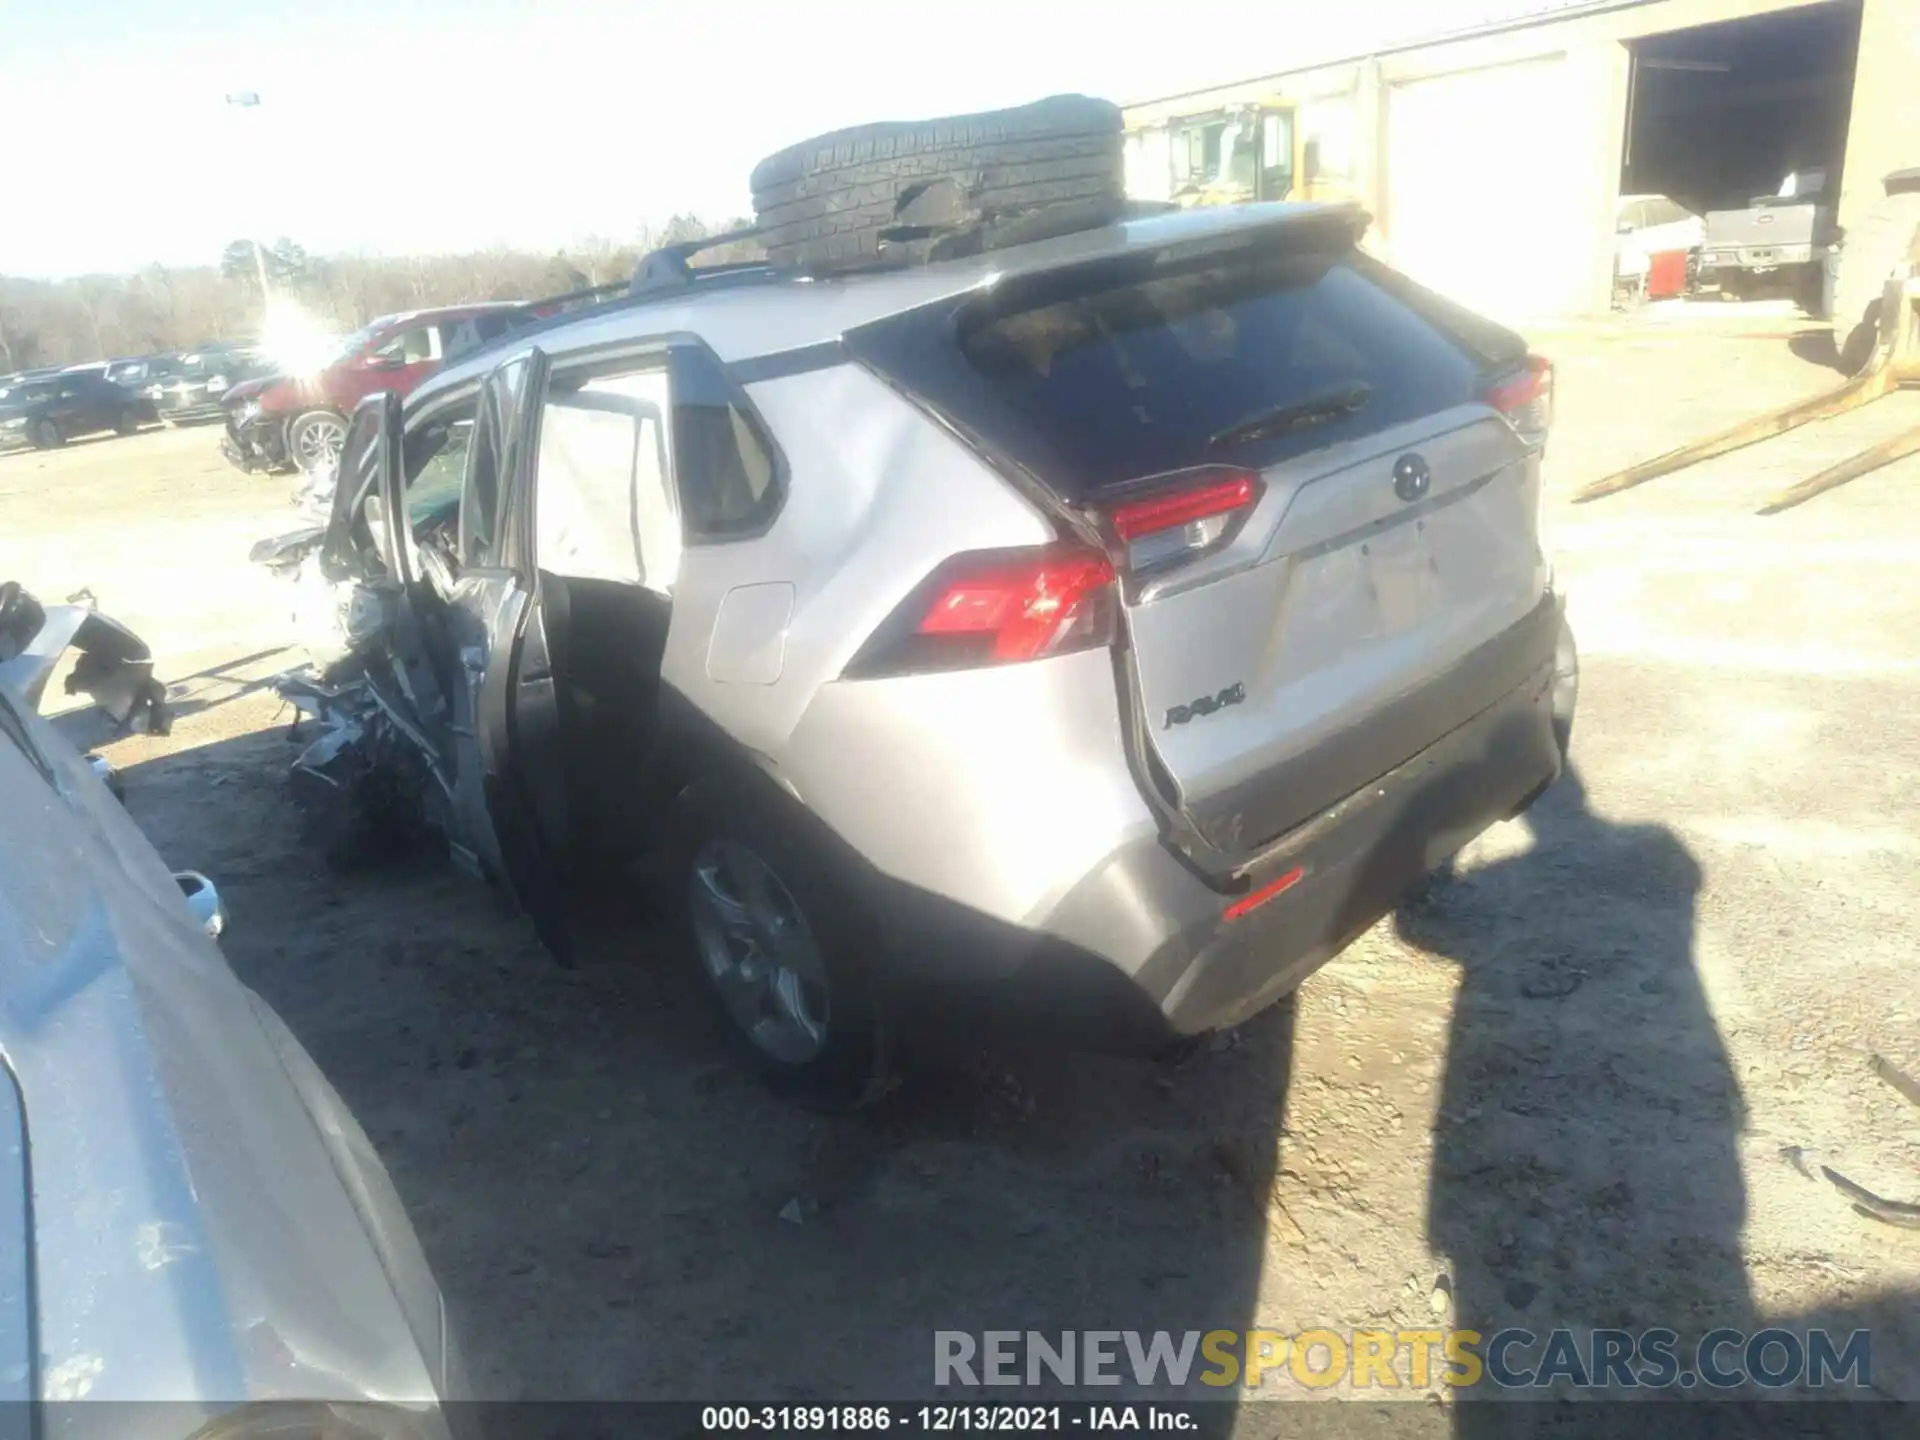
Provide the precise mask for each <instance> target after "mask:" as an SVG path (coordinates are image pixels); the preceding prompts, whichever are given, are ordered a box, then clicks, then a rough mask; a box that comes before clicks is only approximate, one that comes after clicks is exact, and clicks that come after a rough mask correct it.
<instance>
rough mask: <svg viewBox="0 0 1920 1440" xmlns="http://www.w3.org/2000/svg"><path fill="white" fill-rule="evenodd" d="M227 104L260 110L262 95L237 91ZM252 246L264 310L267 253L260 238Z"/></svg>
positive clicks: (237, 107) (228, 98)
mask: <svg viewBox="0 0 1920 1440" xmlns="http://www.w3.org/2000/svg"><path fill="white" fill-rule="evenodd" d="M227 104H229V105H231V106H233V107H234V108H235V109H237V110H258V109H259V108H260V95H259V92H257V91H254V90H235V91H232V92H230V93H229V94H228V96H227ZM247 228H248V229H252V228H253V227H252V226H248V227H247ZM252 244H253V269H254V273H255V274H256V275H258V276H259V277H260V304H261V306H262V308H264V307H265V306H266V303H267V293H268V292H267V252H266V251H265V250H264V249H263V248H261V245H260V241H259V239H258V238H254V239H253V241H252Z"/></svg>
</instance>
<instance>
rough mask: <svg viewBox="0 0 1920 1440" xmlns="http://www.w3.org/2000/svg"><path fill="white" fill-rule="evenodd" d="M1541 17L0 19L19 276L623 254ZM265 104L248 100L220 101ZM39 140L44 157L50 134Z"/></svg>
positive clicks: (1240, 3)
mask: <svg viewBox="0 0 1920 1440" xmlns="http://www.w3.org/2000/svg"><path fill="white" fill-rule="evenodd" d="M1538 8H1544V6H1543V5H1542V4H1541V0H1345V3H1337V4H1329V3H1327V0H1210V3H1205V4H1193V3H1191V0H1159V3H1149V0H1126V3H1107V4H1098V3H1086V0H962V3H952V0H948V3H932V4H923V5H917V6H916V5H913V4H901V3H899V0H790V3H778V0H664V3H663V0H624V3H608V0H306V3H298V0H245V3H232V0H0V135H4V136H6V137H8V138H7V139H6V140H5V141H4V142H3V143H4V145H5V149H6V151H7V165H6V169H7V182H6V185H5V187H4V190H3V191H0V195H3V196H4V198H0V274H13V275H28V276H39V277H62V276H70V275H77V274H85V273H90V272H96V271H122V270H130V269H135V268H139V267H141V266H144V265H148V264H153V263H160V264H168V265H182V264H211V263H214V262H215V261H217V259H218V257H219V255H220V252H221V250H222V249H223V248H224V247H225V246H226V244H227V242H229V241H230V240H233V239H236V238H239V237H241V236H259V237H260V238H263V239H269V240H271V239H273V238H275V237H277V236H281V235H287V236H290V237H292V238H293V239H295V240H297V241H298V242H299V243H301V244H302V245H304V246H305V247H306V248H307V249H308V250H309V251H310V252H314V253H338V252H351V251H372V252H379V253H387V254H399V253H435V252H447V251H458V250H472V249H480V248H485V247H488V246H492V245H513V246H518V247H523V248H531V249H553V248H556V247H559V246H562V245H565V244H568V243H570V242H578V241H580V240H582V239H584V238H585V237H588V236H592V235H601V236H608V237H613V238H616V239H624V238H628V237H631V236H633V235H634V234H635V233H636V232H637V231H638V230H639V229H640V227H641V226H642V225H644V224H648V223H658V222H660V221H662V220H664V219H666V218H667V217H668V216H670V215H673V214H676V213H693V214H697V215H700V216H701V217H703V218H706V219H712V220H720V219H727V218H732V217H734V216H738V215H745V214H747V213H749V210H750V204H749V196H748V191H747V175H748V172H749V171H750V170H751V169H752V168H753V165H754V163H755V162H756V161H757V160H759V159H760V158H761V157H762V156H763V155H766V154H768V153H770V152H771V151H773V150H777V149H779V148H781V147H782V146H784V145H786V144H789V143H791V142H793V141H796V140H802V139H805V138H806V137H808V136H809V135H814V134H818V133H820V132H822V131H825V130H830V129H833V128H836V127H838V126H842V125H850V124H859V123H862V122H865V121H869V120H885V119H914V118H920V117H924V116H930V115H940V114H948V113H955V112H961V111H968V110H978V109H986V108H990V107H993V106H998V105H1009V104H1019V103H1021V102H1023V101H1027V100H1032V99H1036V98H1039V97H1040V96H1043V95H1049V94H1058V93H1062V92H1066V91H1080V92H1083V93H1088V94H1095V95H1103V96H1106V97H1108V98H1110V99H1114V100H1117V101H1122V102H1125V101H1128V100H1137V99H1147V98H1151V97H1154V96H1157V95H1165V94H1170V93H1176V92H1179V91H1182V90H1187V89H1193V88H1197V87H1199V86H1203V85H1208V84H1218V83H1223V82H1226V81H1232V80H1240V79H1246V78H1249V77H1251V76H1255V75H1259V74H1262V73H1271V72H1273V71H1275V70H1280V69H1284V68H1287V67H1289V66H1291V65H1294V64H1298V63H1302V62H1310V61H1312V60H1314V59H1319V58H1337V57H1339V56H1341V55H1345V54H1351V53H1355V52H1357V51H1362V50H1365V49H1368V48H1372V47H1374V46H1377V45H1378V44H1380V43H1382V41H1383V38H1384V39H1386V40H1393V39H1404V38H1411V37H1414V36H1419V35H1425V34H1430V33H1433V32H1436V31H1439V30H1442V29H1447V28H1452V27H1454V26H1456V25H1459V24H1464V23H1470V22H1473V21H1477V20H1480V19H1483V18H1486V17H1487V16H1489V15H1491V14H1495V13H1498V12H1502V11H1505V12H1514V11H1519V10H1525V9H1538ZM244 91H250V92H253V93H254V94H256V95H258V97H259V101H260V103H259V104H258V106H257V107H254V108H249V109H242V108H238V107H235V106H231V105H229V104H227V103H226V96H227V95H228V94H230V93H237V92H244ZM35 137H39V138H35Z"/></svg>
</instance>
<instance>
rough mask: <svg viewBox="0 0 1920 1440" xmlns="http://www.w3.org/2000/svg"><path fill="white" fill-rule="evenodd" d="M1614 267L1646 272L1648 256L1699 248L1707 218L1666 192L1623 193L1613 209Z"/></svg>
mask: <svg viewBox="0 0 1920 1440" xmlns="http://www.w3.org/2000/svg"><path fill="white" fill-rule="evenodd" d="M1614 216H1615V221H1614V242H1613V253H1614V271H1615V273H1616V274H1620V275H1644V274H1645V273H1646V271H1647V267H1648V258H1649V257H1650V256H1654V255H1665V254H1669V253H1673V252H1680V253H1685V252H1688V251H1692V250H1697V249H1699V248H1700V242H1701V240H1702V239H1704V238H1705V236H1706V233H1707V226H1706V221H1704V220H1702V219H1701V218H1700V217H1699V216H1698V215H1696V214H1694V213H1693V212H1692V211H1691V210H1689V209H1687V208H1686V207H1685V206H1684V205H1681V204H1680V203H1679V202H1678V201H1675V200H1669V199H1668V198H1667V197H1666V196H1665V195H1622V196H1621V197H1620V204H1619V206H1618V208H1617V209H1616V210H1615V212H1614Z"/></svg>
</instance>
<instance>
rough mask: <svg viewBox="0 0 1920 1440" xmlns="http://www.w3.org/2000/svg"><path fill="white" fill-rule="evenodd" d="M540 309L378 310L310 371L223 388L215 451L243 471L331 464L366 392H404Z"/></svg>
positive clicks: (513, 305)
mask: <svg viewBox="0 0 1920 1440" xmlns="http://www.w3.org/2000/svg"><path fill="white" fill-rule="evenodd" d="M543 313H545V312H544V308H543V307H542V306H537V305H531V304H528V303H526V302H524V301H499V302H494V303H490V304H484V305H453V306H448V307H446V308H444V309H438V310H408V311H405V312H403V313H401V314H398V315H382V316H381V317H380V318H379V319H377V320H374V321H372V322H370V323H369V324H367V325H365V326H363V327H361V328H360V329H359V330H356V331H354V333H353V334H351V335H349V336H347V338H346V339H344V340H342V341H341V342H340V346H339V348H338V350H336V351H335V353H334V357H333V359H331V360H330V361H328V362H327V363H325V364H324V365H322V366H321V367H320V368H319V369H318V370H316V371H314V372H313V373H312V374H308V375H288V374H284V373H281V374H274V375H268V376H265V377H263V378H261V379H258V380H249V381H247V382H245V383H244V384H241V385H236V386H235V387H234V388H233V389H232V390H230V391H228V392H227V394H226V396H225V398H224V399H223V400H222V401H221V405H222V407H223V408H224V409H225V410H226V412H227V434H226V438H225V439H224V440H222V441H221V442H220V453H221V454H223V455H225V456H226V457H227V459H228V460H229V461H230V462H231V463H232V464H234V465H237V466H239V468H240V469H242V470H247V471H253V470H267V471H274V470H289V469H292V470H306V471H312V470H317V469H321V468H324V467H326V466H330V465H332V464H333V463H334V462H335V461H336V460H337V459H338V458H339V456H340V444H341V442H342V441H343V440H344V439H345V438H346V434H347V420H346V417H347V416H348V415H349V414H351V413H352V411H353V407H354V406H355V405H356V404H358V403H359V402H360V400H361V399H363V398H364V397H365V396H367V395H371V394H372V393H373V392H375V391H376V390H392V391H395V392H397V393H398V394H400V395H405V394H407V393H408V392H409V391H410V390H412V389H413V388H414V386H416V385H418V384H419V383H420V382H421V381H422V380H425V379H426V378H427V377H428V376H429V375H431V374H433V373H434V372H435V371H436V370H438V369H439V368H440V367H441V366H442V365H444V364H446V363H447V361H449V360H451V359H455V358H457V357H458V356H460V355H462V354H464V353H465V352H466V351H468V350H471V349H473V348H475V347H476V346H479V345H484V344H486V343H487V342H488V341H490V340H493V339H495V338H497V337H498V336H500V335H503V334H505V333H506V332H507V331H509V330H512V329H515V328H517V327H518V326H520V325H523V324H526V323H528V322H530V321H532V320H535V319H538V318H540V316H541V315H542V314H543Z"/></svg>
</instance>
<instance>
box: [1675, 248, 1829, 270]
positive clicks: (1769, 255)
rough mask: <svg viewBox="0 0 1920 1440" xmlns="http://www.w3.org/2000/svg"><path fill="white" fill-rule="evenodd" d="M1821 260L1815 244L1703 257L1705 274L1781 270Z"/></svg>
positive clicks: (1712, 253) (1708, 253) (1718, 252)
mask: <svg viewBox="0 0 1920 1440" xmlns="http://www.w3.org/2000/svg"><path fill="white" fill-rule="evenodd" d="M1819 258H1820V257H1819V256H1818V255H1817V254H1816V253H1815V249H1814V246H1813V244H1812V243H1811V242H1808V243H1806V244H1801V245H1742V246H1740V247H1738V248H1737V249H1728V250H1708V251H1703V252H1702V254H1701V256H1700V269H1701V272H1702V274H1704V275H1707V276H1709V277H1710V276H1712V275H1714V274H1716V273H1720V272H1724V271H1747V270H1753V271H1761V272H1765V271H1768V270H1778V269H1779V268H1780V267H1781V266H1783V265H1806V264H1809V263H1811V262H1812V261H1814V260H1817V259H1819Z"/></svg>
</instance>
